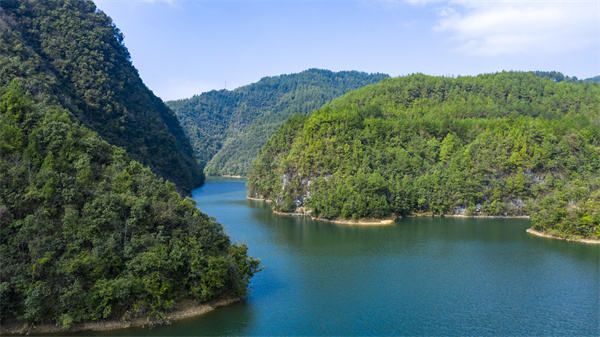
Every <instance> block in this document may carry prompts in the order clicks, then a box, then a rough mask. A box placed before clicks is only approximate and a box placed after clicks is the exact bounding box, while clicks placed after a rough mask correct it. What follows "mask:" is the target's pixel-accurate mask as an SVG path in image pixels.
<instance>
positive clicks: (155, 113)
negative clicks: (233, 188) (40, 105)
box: [0, 0, 203, 190]
mask: <svg viewBox="0 0 600 337" xmlns="http://www.w3.org/2000/svg"><path fill="white" fill-rule="evenodd" d="M15 78H19V79H21V82H22V83H23V85H24V88H25V89H26V90H27V91H28V92H30V93H31V94H32V95H33V98H34V100H35V101H36V102H44V103H52V104H58V105H61V106H63V107H64V108H65V109H67V110H68V111H70V112H71V113H72V115H73V116H74V117H75V118H77V119H78V120H79V121H81V122H82V123H83V124H85V125H86V126H87V127H89V128H90V129H92V130H94V131H96V132H98V133H99V134H100V136H102V138H103V139H105V140H107V141H108V142H109V143H111V144H114V145H118V146H122V147H124V148H125V149H126V150H127V152H128V153H129V154H130V155H131V156H132V157H133V158H134V159H136V160H138V161H140V162H142V163H143V164H145V165H148V166H150V168H152V170H153V171H154V172H156V173H157V174H159V175H161V176H163V177H165V178H167V179H169V180H171V181H173V182H175V183H176V184H177V185H178V186H179V187H180V188H181V189H183V190H189V189H191V188H192V187H195V186H197V185H199V184H201V183H202V181H203V175H202V172H201V170H200V168H199V166H198V165H197V164H196V162H195V160H194V158H193V153H192V148H191V146H190V144H189V141H188V140H187V139H186V137H185V135H184V133H183V131H182V129H181V127H180V125H179V124H178V121H177V118H176V117H175V115H174V114H173V112H172V111H170V110H169V108H167V107H166V106H165V105H164V103H163V102H162V101H161V100H160V99H159V98H158V97H156V96H155V95H154V94H153V93H152V92H151V91H150V90H149V89H148V88H147V87H146V86H145V85H144V83H142V80H141V79H140V77H139V76H138V72H137V70H136V69H135V68H134V67H133V65H132V64H131V61H130V58H129V53H128V51H127V48H125V46H124V45H123V35H122V34H121V33H120V32H119V30H118V29H117V28H116V27H115V26H114V24H113V23H112V21H111V19H110V18H109V17H108V16H106V15H105V14H104V13H103V12H101V11H98V10H97V9H96V7H95V6H94V4H93V3H92V2H91V1H85V0H47V1H36V0H22V1H21V0H19V1H17V0H3V1H1V2H0V85H6V84H7V83H9V82H10V81H11V80H13V79H15Z"/></svg>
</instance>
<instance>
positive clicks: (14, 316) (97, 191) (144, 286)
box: [0, 82, 258, 328]
mask: <svg viewBox="0 0 600 337" xmlns="http://www.w3.org/2000/svg"><path fill="white" fill-rule="evenodd" d="M0 93H1V94H2V96H1V98H0V172H2V173H1V174H0V322H1V323H2V324H4V323H7V322H11V321H17V322H27V323H30V324H38V323H47V322H51V323H56V324H57V325H59V326H61V327H64V328H68V327H70V326H72V325H73V324H76V323H78V322H81V321H87V320H99V319H128V318H131V317H139V316H141V317H148V318H149V319H161V318H163V317H164V316H163V315H164V313H165V312H166V311H168V310H169V309H171V308H172V307H173V305H175V303H176V302H177V301H178V300H181V299H196V300H198V301H201V302H203V301H208V300H211V299H214V298H218V297H220V296H223V295H231V296H241V295H244V294H245V293H246V289H247V285H248V282H249V279H250V277H252V275H253V273H254V272H256V271H257V269H258V260H255V259H252V258H249V257H248V256H247V255H246V246H244V245H234V244H231V242H230V240H229V238H228V236H227V235H226V234H225V233H224V232H223V228H222V226H221V225H220V224H218V223H216V222H215V221H214V220H213V219H211V218H209V217H208V216H207V215H205V214H203V213H201V212H200V211H198V209H196V207H195V205H194V202H193V201H192V200H191V199H189V198H186V199H181V197H180V195H179V193H177V191H176V189H175V185H174V184H173V183H171V182H168V181H164V180H163V179H161V178H158V177H157V176H155V175H154V173H152V172H151V170H150V169H148V168H146V167H144V166H142V164H140V163H139V162H137V161H134V160H131V159H130V158H129V156H128V155H127V154H126V153H125V151H124V150H123V149H121V148H119V147H116V146H113V145H110V144H108V143H107V142H105V141H104V140H102V139H101V138H100V137H99V136H98V135H97V134H96V133H95V132H93V131H91V130H89V129H87V128H86V127H84V126H81V125H80V124H78V123H76V122H73V121H72V120H71V115H70V114H69V113H68V112H67V111H65V110H64V109H62V108H61V107H59V106H45V105H39V104H38V105H36V104H34V102H33V101H32V100H31V99H30V98H28V97H27V96H26V95H25V94H24V92H23V91H22V89H21V88H20V85H17V83H16V82H12V83H11V84H10V85H9V86H8V87H5V88H1V89H0Z"/></svg>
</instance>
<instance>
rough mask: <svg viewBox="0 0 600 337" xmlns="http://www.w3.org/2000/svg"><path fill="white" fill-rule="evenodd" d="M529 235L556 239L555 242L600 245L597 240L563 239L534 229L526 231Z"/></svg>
mask: <svg viewBox="0 0 600 337" xmlns="http://www.w3.org/2000/svg"><path fill="white" fill-rule="evenodd" d="M526 232H527V233H529V234H531V235H535V236H539V237H542V238H546V239H554V240H565V241H571V242H580V243H587V244H591V245H598V244H600V240H596V239H571V238H561V237H558V236H555V235H552V234H546V233H543V232H540V231H538V230H535V229H533V228H527V230H526Z"/></svg>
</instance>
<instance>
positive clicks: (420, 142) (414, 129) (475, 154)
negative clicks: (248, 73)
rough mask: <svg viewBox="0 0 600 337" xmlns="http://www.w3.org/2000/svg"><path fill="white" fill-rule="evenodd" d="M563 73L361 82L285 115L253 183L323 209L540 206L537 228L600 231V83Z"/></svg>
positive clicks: (281, 201)
mask: <svg viewBox="0 0 600 337" xmlns="http://www.w3.org/2000/svg"><path fill="white" fill-rule="evenodd" d="M557 74H558V73H557ZM557 74H550V75H552V76H550V75H549V76H541V75H543V74H537V75H536V74H534V73H518V72H503V73H497V74H488V75H480V76H477V77H458V78H443V77H430V76H425V75H420V74H418V75H411V76H405V77H399V78H395V79H387V80H383V81H382V82H380V83H379V84H376V85H372V86H368V87H365V88H362V89H358V90H354V91H352V92H349V93H348V94H346V95H344V96H342V97H340V98H338V99H336V100H334V101H332V102H331V103H330V104H328V105H326V106H324V107H323V108H321V109H319V110H317V111H315V112H313V113H311V115H310V116H309V117H308V118H305V119H302V120H300V119H297V118H296V119H294V120H289V121H288V122H286V123H285V124H284V126H283V127H282V128H281V129H280V130H279V131H278V132H276V133H275V134H274V135H273V137H272V138H271V139H270V140H269V142H268V143H267V144H266V146H265V147H264V148H263V149H262V150H261V151H260V153H259V156H258V158H257V160H256V161H255V163H254V168H253V171H252V173H251V174H250V175H249V179H248V189H249V193H250V195H251V196H254V197H260V198H266V199H271V200H274V201H275V203H274V207H275V208H277V209H280V210H285V211H289V210H293V209H294V208H296V207H297V206H299V205H303V206H308V207H309V208H310V209H311V210H312V211H313V212H314V213H315V215H318V216H321V217H325V218H335V217H342V218H361V217H374V218H380V217H383V216H393V215H397V216H403V215H407V214H411V213H432V214H453V213H463V212H464V213H465V214H471V215H473V214H487V215H523V214H532V215H533V217H532V219H533V225H534V227H536V228H539V229H542V230H546V231H551V230H553V231H555V232H556V233H557V235H560V236H572V237H598V236H599V234H600V226H598V225H597V212H595V211H593V210H594V207H595V206H594V205H597V202H598V200H597V195H598V193H597V191H598V187H597V186H598V184H597V183H592V182H593V181H597V179H598V176H599V172H600V86H599V85H597V84H594V83H587V82H581V81H575V80H572V79H569V80H561V81H558V80H556V79H555V78H554V77H557V76H558V77H560V76H562V74H560V76H559V75H557ZM547 77H550V78H547ZM562 78H563V79H564V76H563V77H562ZM544 200H545V201H544ZM596 209H597V208H596ZM544 212H550V213H552V212H556V214H554V213H552V216H539V215H540V214H545V213H544Z"/></svg>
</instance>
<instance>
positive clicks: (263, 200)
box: [246, 196, 272, 202]
mask: <svg viewBox="0 0 600 337" xmlns="http://www.w3.org/2000/svg"><path fill="white" fill-rule="evenodd" d="M246 199H248V200H254V201H262V202H272V201H271V200H269V199H262V198H252V197H249V196H246Z"/></svg>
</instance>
